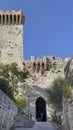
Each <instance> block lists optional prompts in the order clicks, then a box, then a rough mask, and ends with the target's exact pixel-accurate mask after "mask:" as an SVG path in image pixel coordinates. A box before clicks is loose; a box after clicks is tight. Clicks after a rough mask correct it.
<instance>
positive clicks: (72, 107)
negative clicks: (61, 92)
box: [63, 98, 73, 130]
mask: <svg viewBox="0 0 73 130" xmlns="http://www.w3.org/2000/svg"><path fill="white" fill-rule="evenodd" d="M63 130H73V102H72V101H70V100H69V99H65V98H64V99H63Z"/></svg>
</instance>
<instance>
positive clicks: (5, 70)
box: [0, 63, 29, 96]
mask: <svg viewBox="0 0 73 130" xmlns="http://www.w3.org/2000/svg"><path fill="white" fill-rule="evenodd" d="M28 74H29V73H28V71H27V70H26V69H25V68H24V69H23V70H20V69H19V67H18V65H17V63H12V64H10V65H9V64H6V65H4V64H0V77H1V78H2V79H3V80H6V82H7V81H8V82H9V84H8V85H7V84H6V83H5V84H4V83H3V82H2V81H3V80H2V81H0V82H1V86H3V88H2V87H1V90H3V91H4V90H5V91H4V92H5V93H6V94H9V93H11V94H13V96H14V95H15V94H17V93H18V91H17V87H18V82H24V81H25V78H27V77H28ZM9 85H10V86H11V87H9ZM8 91H9V92H8ZM7 92H8V93H7Z"/></svg>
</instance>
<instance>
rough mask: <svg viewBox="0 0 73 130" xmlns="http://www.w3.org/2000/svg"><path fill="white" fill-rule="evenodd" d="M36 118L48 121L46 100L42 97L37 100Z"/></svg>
mask: <svg viewBox="0 0 73 130" xmlns="http://www.w3.org/2000/svg"><path fill="white" fill-rule="evenodd" d="M36 120H37V121H47V117H46V102H45V100H44V99H43V98H42V97H39V98H38V99H37V100H36Z"/></svg>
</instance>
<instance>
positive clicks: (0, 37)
mask: <svg viewBox="0 0 73 130" xmlns="http://www.w3.org/2000/svg"><path fill="white" fill-rule="evenodd" d="M23 24H24V16H23V12H22V11H18V12H16V11H0V62H1V63H4V64H11V63H13V62H16V63H18V65H19V67H22V62H23Z"/></svg>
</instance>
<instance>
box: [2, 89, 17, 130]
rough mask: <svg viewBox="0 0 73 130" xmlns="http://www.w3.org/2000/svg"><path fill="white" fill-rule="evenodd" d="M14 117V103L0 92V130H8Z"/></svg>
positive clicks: (15, 109) (15, 111)
mask: <svg viewBox="0 0 73 130" xmlns="http://www.w3.org/2000/svg"><path fill="white" fill-rule="evenodd" d="M16 115H17V107H16V105H15V103H14V102H13V101H12V100H11V99H10V98H9V97H8V96H6V95H5V94H4V93H3V92H2V91H1V90H0V130H9V128H10V127H12V126H13V124H14V118H15V116H16Z"/></svg>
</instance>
